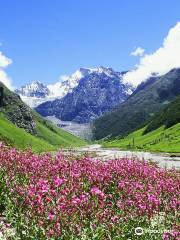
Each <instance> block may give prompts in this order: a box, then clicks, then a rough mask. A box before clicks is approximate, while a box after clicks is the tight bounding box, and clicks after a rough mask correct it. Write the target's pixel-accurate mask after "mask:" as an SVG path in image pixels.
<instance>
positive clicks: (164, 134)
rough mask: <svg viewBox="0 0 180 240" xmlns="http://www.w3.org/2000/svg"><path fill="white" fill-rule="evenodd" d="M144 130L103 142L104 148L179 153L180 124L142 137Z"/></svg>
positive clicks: (161, 128) (159, 129)
mask: <svg viewBox="0 0 180 240" xmlns="http://www.w3.org/2000/svg"><path fill="white" fill-rule="evenodd" d="M144 129H145V128H142V129H140V130H137V131H135V132H133V133H131V134H129V135H128V136H126V137H124V138H122V139H116V140H113V141H107V142H104V143H103V145H104V147H118V148H121V149H126V150H143V151H154V152H170V153H173V152H174V153H178V152H180V137H179V136H180V123H178V124H176V125H174V126H172V127H170V128H167V129H165V128H164V126H162V127H160V128H158V129H156V130H154V131H152V132H149V133H147V134H144V135H143V132H144Z"/></svg>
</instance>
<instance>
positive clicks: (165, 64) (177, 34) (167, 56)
mask: <svg viewBox="0 0 180 240" xmlns="http://www.w3.org/2000/svg"><path fill="white" fill-rule="evenodd" d="M135 67H136V68H135V69H134V70H132V71H130V72H128V73H127V74H125V75H124V81H125V82H130V83H132V84H133V85H135V86H137V85H138V84H139V83H141V82H142V81H144V80H146V79H147V78H149V77H150V76H151V75H152V74H153V73H156V74H158V75H162V74H165V73H167V72H168V71H170V70H171V69H173V68H179V67H180V22H178V23H177V24H176V25H175V26H174V27H172V28H171V29H170V30H169V32H168V35H167V37H166V38H165V39H164V41H163V44H162V46H161V47H160V48H159V49H157V50H156V51H155V52H154V53H152V54H146V55H144V56H143V57H141V58H140V62H139V64H138V65H136V66H135Z"/></svg>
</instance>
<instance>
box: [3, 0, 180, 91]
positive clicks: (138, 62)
mask: <svg viewBox="0 0 180 240" xmlns="http://www.w3.org/2000/svg"><path fill="white" fill-rule="evenodd" d="M179 9H180V1H179V0H166V1H165V0H156V1H155V0H151V1H148V0H126V1H125V0H29V1H24V0H13V1H12V0H0V81H4V82H6V85H7V86H12V85H13V86H14V87H20V86H21V85H24V84H26V83H29V82H31V81H33V80H39V81H42V82H43V83H45V84H51V83H55V82H57V81H58V80H59V79H60V78H61V76H62V75H70V74H72V73H73V72H75V71H76V70H77V69H79V68H80V67H93V68H94V67H97V66H104V67H112V68H113V69H114V70H117V71H125V70H133V71H132V72H130V73H129V75H127V76H126V79H125V80H126V81H134V83H136V84H137V83H139V82H141V81H142V80H144V78H145V77H148V76H149V74H150V73H151V72H152V71H155V72H159V73H164V72H165V71H166V70H167V69H168V68H170V67H173V66H174V65H175V66H176V65H177V57H176V58H175V59H174V54H175V55H176V56H180V54H177V53H178V51H179V49H180V48H179V46H180V38H179V37H180V25H179V24H178V22H179V21H180V14H179ZM173 29H175V30H174V32H173V33H172V31H173ZM171 30H172V31H171ZM168 38H169V40H167V41H166V39H168ZM178 40H179V42H178ZM176 47H177V51H176ZM159 52H160V53H159ZM169 55H170V56H171V55H172V57H170V58H168V56H169ZM165 57H167V58H168V59H169V60H168V61H171V63H172V62H173V64H174V65H173V64H170V63H169V62H165V63H164V62H162V61H161V60H162V59H164V58H165ZM154 62H155V63H156V67H155V66H154V65H155V64H154ZM159 62H162V64H161V65H162V66H159V64H158V63H159ZM179 62H180V61H179ZM149 64H150V66H151V67H150V68H149ZM179 64H180V63H179ZM164 65H165V67H164ZM157 66H158V67H157ZM163 67H164V69H163Z"/></svg>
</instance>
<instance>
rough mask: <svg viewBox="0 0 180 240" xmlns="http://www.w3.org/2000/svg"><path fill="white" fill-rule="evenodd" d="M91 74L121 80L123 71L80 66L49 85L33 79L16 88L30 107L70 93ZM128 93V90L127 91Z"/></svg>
mask: <svg viewBox="0 0 180 240" xmlns="http://www.w3.org/2000/svg"><path fill="white" fill-rule="evenodd" d="M91 74H93V77H95V78H96V77H97V79H98V78H99V77H102V78H103V77H106V78H107V79H109V80H110V79H114V78H116V79H119V81H120V82H122V79H123V78H122V76H123V73H120V72H116V71H114V70H113V69H112V68H109V67H102V66H100V67H96V68H86V67H83V68H80V69H78V70H77V71H75V72H74V73H73V74H71V75H70V76H63V77H61V79H60V80H59V81H58V82H56V83H54V84H50V85H47V86H46V85H44V84H43V83H41V82H40V81H33V82H32V83H30V84H27V85H25V86H23V87H21V88H20V89H19V90H16V93H18V94H19V95H20V96H21V98H22V99H23V100H24V101H25V102H26V103H27V104H28V105H30V106H31V107H35V106H37V105H38V104H40V103H42V102H45V101H51V100H54V99H61V98H63V97H64V96H66V95H67V94H68V93H71V92H72V91H73V89H74V88H76V87H77V86H78V85H79V82H80V80H81V79H82V78H84V79H85V80H86V79H88V76H89V75H91ZM127 94H129V92H128V93H127Z"/></svg>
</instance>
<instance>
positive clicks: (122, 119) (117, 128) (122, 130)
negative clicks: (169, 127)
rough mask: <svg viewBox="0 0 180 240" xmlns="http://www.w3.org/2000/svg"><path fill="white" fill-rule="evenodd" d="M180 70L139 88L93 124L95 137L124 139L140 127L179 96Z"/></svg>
mask: <svg viewBox="0 0 180 240" xmlns="http://www.w3.org/2000/svg"><path fill="white" fill-rule="evenodd" d="M179 78H180V69H179V68H178V69H172V70H171V71H169V72H168V73H167V74H165V75H163V76H156V77H152V78H150V79H149V81H150V82H148V81H146V82H144V83H142V84H141V85H139V86H138V87H137V89H136V90H135V92H134V93H133V94H132V95H131V96H130V97H129V98H128V99H127V100H126V101H125V102H123V103H121V104H120V105H119V106H118V107H117V108H116V109H114V110H112V111H111V112H109V113H106V114H104V115H103V116H102V117H100V118H99V119H96V120H95V121H94V128H93V133H94V138H95V139H101V138H104V137H108V136H109V137H112V138H113V137H116V136H121V137H123V136H125V135H127V134H129V133H130V132H133V131H135V130H137V129H138V128H141V127H143V126H144V125H145V124H147V122H148V121H149V120H150V119H151V118H152V116H153V115H154V114H155V113H156V112H158V111H159V110H160V109H161V108H162V107H163V105H164V104H167V103H168V102H170V101H172V100H173V99H174V98H175V97H176V96H177V95H178V94H180V81H179Z"/></svg>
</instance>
